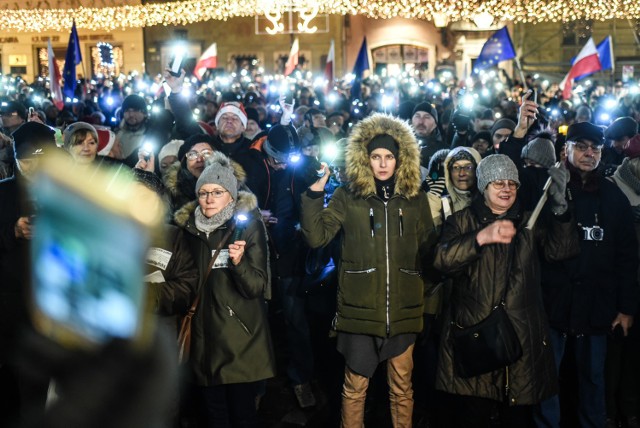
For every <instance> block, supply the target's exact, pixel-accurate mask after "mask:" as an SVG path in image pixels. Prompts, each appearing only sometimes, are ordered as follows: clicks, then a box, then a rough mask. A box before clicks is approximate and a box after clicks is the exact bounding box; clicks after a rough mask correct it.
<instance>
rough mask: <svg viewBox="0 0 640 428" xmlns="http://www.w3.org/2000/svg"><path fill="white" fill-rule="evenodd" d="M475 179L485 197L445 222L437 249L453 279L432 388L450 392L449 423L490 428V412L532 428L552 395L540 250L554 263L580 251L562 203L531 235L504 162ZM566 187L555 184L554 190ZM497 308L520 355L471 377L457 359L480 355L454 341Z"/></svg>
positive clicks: (497, 158)
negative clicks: (469, 352) (536, 408)
mask: <svg viewBox="0 0 640 428" xmlns="http://www.w3.org/2000/svg"><path fill="white" fill-rule="evenodd" d="M476 175H477V182H478V190H479V191H480V193H481V194H482V197H478V198H475V199H474V200H473V201H472V202H471V204H470V206H469V207H467V208H465V209H464V210H462V211H458V212H456V213H454V214H452V215H451V216H449V217H448V218H447V220H446V222H445V224H444V226H443V229H442V237H441V239H440V243H439V245H438V246H437V248H436V255H435V261H434V266H435V267H436V268H437V269H439V270H440V271H442V272H444V273H447V274H449V275H451V276H452V282H453V284H452V286H451V287H450V296H449V299H448V300H447V301H446V302H445V307H444V308H443V310H442V314H443V320H442V324H443V325H444V326H445V327H444V329H443V331H442V333H443V335H442V340H441V341H440V349H439V365H438V368H437V374H436V388H437V389H440V390H443V391H445V392H448V393H450V394H452V395H451V404H452V414H451V415H450V416H451V418H452V419H453V423H452V426H460V427H485V426H489V425H490V420H491V417H492V414H493V412H494V411H498V412H499V413H500V414H501V416H503V415H505V414H509V418H508V419H509V421H510V423H507V424H503V425H502V426H503V427H523V426H531V425H532V423H533V413H532V406H533V405H534V404H536V403H539V402H541V401H542V400H544V399H546V398H548V397H550V396H552V395H554V394H555V393H556V392H557V378H556V369H555V363H554V359H553V353H552V350H551V348H550V347H549V346H547V345H546V344H545V340H547V339H546V338H547V337H548V336H549V328H548V325H547V321H546V315H545V312H544V308H543V305H542V296H541V294H540V293H541V291H540V267H539V263H537V258H538V257H539V255H538V251H542V253H543V254H544V255H545V256H547V257H548V258H553V260H561V259H564V258H568V257H570V256H573V255H574V254H576V253H577V251H579V242H578V238H577V234H576V233H575V227H576V226H575V222H573V221H572V219H571V215H570V214H568V211H567V210H566V204H565V205H564V206H563V207H555V208H556V209H555V212H558V214H561V215H559V216H556V217H555V218H554V219H552V220H550V221H549V222H547V223H539V224H538V225H536V227H535V228H534V229H533V230H529V229H526V228H525V227H524V226H525V224H526V223H527V219H528V218H529V215H530V213H529V212H524V211H523V210H522V209H521V205H520V204H519V202H518V199H517V195H516V190H517V188H518V186H519V185H520V180H519V177H518V170H517V168H516V166H515V164H514V163H513V162H512V161H511V159H510V158H509V157H507V156H505V155H491V156H487V157H486V158H484V159H483V160H482V161H481V162H480V163H479V164H478V167H477V169H476ZM563 184H564V185H566V183H556V182H554V184H553V185H552V187H554V188H560V187H562V186H563ZM554 190H555V191H559V190H558V189H554ZM550 200H551V202H552V204H554V203H555V199H554V198H551V199H550ZM552 209H553V208H552ZM562 209H564V211H562ZM499 306H501V307H502V309H504V312H505V313H506V315H507V317H508V319H509V320H510V322H511V324H512V326H513V328H514V330H515V334H516V336H517V339H518V341H519V343H520V345H521V349H522V353H521V356H520V357H519V358H517V359H516V360H515V361H514V362H511V363H509V364H508V365H507V364H505V365H504V366H500V365H499V364H498V365H496V366H492V367H484V368H483V369H482V370H480V369H478V370H477V371H474V372H469V370H471V369H469V368H468V367H469V365H465V364H463V363H461V361H464V360H465V357H471V358H466V360H467V361H469V360H471V361H473V360H474V358H475V359H477V358H478V356H477V355H467V354H464V353H463V352H462V351H460V348H454V345H453V343H454V336H455V335H456V334H457V333H458V332H460V331H463V330H464V329H466V328H467V327H471V326H475V325H477V324H479V323H480V322H482V321H483V320H485V319H486V318H487V317H489V315H490V314H492V313H493V311H494V310H495V308H497V307H499ZM474 368H475V367H474ZM505 412H506V413H505Z"/></svg>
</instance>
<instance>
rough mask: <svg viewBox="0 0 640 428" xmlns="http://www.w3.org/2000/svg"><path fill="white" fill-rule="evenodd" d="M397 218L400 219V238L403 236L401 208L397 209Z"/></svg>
mask: <svg viewBox="0 0 640 428" xmlns="http://www.w3.org/2000/svg"><path fill="white" fill-rule="evenodd" d="M398 218H399V219H400V237H402V235H404V221H403V219H402V208H398Z"/></svg>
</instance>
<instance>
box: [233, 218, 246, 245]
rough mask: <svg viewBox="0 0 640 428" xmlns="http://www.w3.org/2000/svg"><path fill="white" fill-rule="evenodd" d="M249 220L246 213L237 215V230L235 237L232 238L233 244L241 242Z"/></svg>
mask: <svg viewBox="0 0 640 428" xmlns="http://www.w3.org/2000/svg"><path fill="white" fill-rule="evenodd" d="M247 220H249V216H248V215H246V214H244V213H238V214H236V230H234V231H233V237H232V238H231V242H232V243H233V242H236V241H238V240H240V236H241V235H242V232H244V230H245V229H246V228H247Z"/></svg>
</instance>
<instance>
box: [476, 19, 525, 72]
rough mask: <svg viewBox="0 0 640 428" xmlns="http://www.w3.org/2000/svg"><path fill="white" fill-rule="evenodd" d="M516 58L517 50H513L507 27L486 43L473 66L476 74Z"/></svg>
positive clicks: (494, 34)
mask: <svg viewBox="0 0 640 428" xmlns="http://www.w3.org/2000/svg"><path fill="white" fill-rule="evenodd" d="M515 57H516V50H515V49H514V48H513V43H512V42H511V36H509V31H508V30H507V27H502V28H501V29H499V30H498V31H496V32H495V33H493V35H492V36H491V37H489V40H487V41H486V43H485V44H484V46H483V47H482V50H481V51H480V55H479V56H478V59H476V62H475V64H474V66H473V70H474V72H476V73H477V72H478V71H480V70H484V69H485V68H489V67H492V66H494V65H496V64H497V63H499V62H500V61H506V60H508V59H511V58H515Z"/></svg>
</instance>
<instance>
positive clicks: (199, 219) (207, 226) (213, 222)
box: [194, 201, 236, 238]
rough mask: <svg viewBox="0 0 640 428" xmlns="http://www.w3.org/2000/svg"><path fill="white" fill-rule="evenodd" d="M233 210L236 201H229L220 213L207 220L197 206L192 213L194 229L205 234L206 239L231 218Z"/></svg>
mask: <svg viewBox="0 0 640 428" xmlns="http://www.w3.org/2000/svg"><path fill="white" fill-rule="evenodd" d="M235 209H236V201H231V202H230V203H229V204H227V206H226V207H224V208H223V209H222V210H220V212H218V213H216V214H214V215H212V216H211V218H207V217H205V215H204V214H202V209H201V208H200V206H199V205H198V206H197V207H196V211H195V213H194V218H195V223H196V229H198V230H199V231H200V232H204V233H206V234H207V238H208V237H209V234H210V233H211V232H213V231H215V230H216V229H217V228H219V227H220V226H222V225H223V224H225V223H226V222H227V221H228V220H229V219H230V218H231V217H233V212H234V211H235Z"/></svg>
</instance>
